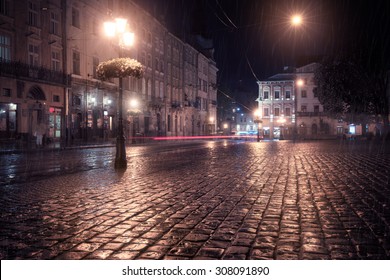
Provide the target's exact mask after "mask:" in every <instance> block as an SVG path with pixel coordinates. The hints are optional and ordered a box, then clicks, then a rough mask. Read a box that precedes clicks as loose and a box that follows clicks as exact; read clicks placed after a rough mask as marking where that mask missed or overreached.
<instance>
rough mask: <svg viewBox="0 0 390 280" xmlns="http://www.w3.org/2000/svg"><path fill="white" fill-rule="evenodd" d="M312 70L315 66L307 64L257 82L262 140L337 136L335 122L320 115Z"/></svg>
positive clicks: (319, 105)
mask: <svg viewBox="0 0 390 280" xmlns="http://www.w3.org/2000/svg"><path fill="white" fill-rule="evenodd" d="M316 67H318V64H317V63H312V64H308V65H305V66H302V67H300V68H296V69H293V70H292V71H287V73H280V74H277V75H274V76H272V77H270V78H269V79H267V80H264V81H258V82H257V83H258V86H259V97H258V99H257V102H258V108H259V111H260V112H261V113H260V118H261V121H262V123H261V126H262V135H263V137H264V138H265V139H267V138H268V139H294V138H300V139H306V138H310V139H319V138H327V137H332V136H335V135H337V122H336V121H335V120H333V119H331V118H329V117H328V116H327V115H326V114H325V113H324V110H323V106H322V105H321V103H320V102H319V100H318V97H317V95H316V86H315V84H314V72H315V70H316ZM289 70H290V69H289Z"/></svg>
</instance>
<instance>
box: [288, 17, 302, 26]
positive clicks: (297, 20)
mask: <svg viewBox="0 0 390 280" xmlns="http://www.w3.org/2000/svg"><path fill="white" fill-rule="evenodd" d="M291 24H292V25H293V26H299V25H301V24H302V17H301V16H300V15H293V16H292V17H291Z"/></svg>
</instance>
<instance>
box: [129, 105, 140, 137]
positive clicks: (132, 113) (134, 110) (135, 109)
mask: <svg viewBox="0 0 390 280" xmlns="http://www.w3.org/2000/svg"><path fill="white" fill-rule="evenodd" d="M138 107H139V104H138V100H137V99H135V98H134V99H131V100H130V110H129V113H130V116H131V121H132V133H131V143H132V144H136V141H135V136H136V133H135V128H136V127H135V118H136V116H137V115H138V111H139V109H138Z"/></svg>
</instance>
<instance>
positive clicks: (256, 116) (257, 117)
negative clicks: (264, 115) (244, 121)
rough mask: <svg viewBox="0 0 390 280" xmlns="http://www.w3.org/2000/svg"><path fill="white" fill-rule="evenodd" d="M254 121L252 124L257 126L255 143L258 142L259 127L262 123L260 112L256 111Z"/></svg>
mask: <svg viewBox="0 0 390 280" xmlns="http://www.w3.org/2000/svg"><path fill="white" fill-rule="evenodd" d="M254 115H255V120H254V122H255V123H256V124H257V142H260V125H261V124H262V123H263V121H262V120H261V119H260V118H261V112H260V110H256V111H255V113H254Z"/></svg>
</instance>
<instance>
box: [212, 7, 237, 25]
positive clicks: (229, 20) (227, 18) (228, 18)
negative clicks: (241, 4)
mask: <svg viewBox="0 0 390 280" xmlns="http://www.w3.org/2000/svg"><path fill="white" fill-rule="evenodd" d="M215 2H216V3H217V5H218V7H219V8H220V9H221V11H222V13H223V15H224V16H225V17H226V18H227V20H228V21H229V22H230V23H231V24H232V25H233V26H234V28H236V29H237V28H238V27H237V26H236V25H235V24H234V23H233V21H232V20H231V19H230V18H229V17H228V15H227V14H226V13H225V11H224V10H223V8H222V6H221V5H220V4H219V2H218V0H215Z"/></svg>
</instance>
